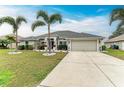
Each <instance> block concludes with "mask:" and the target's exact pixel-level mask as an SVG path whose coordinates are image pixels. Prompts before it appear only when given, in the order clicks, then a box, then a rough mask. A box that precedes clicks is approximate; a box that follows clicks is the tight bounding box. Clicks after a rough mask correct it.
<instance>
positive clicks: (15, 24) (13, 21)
mask: <svg viewBox="0 0 124 93" xmlns="http://www.w3.org/2000/svg"><path fill="white" fill-rule="evenodd" d="M22 22H25V23H27V21H26V19H25V18H24V17H22V16H18V17H17V18H16V19H14V18H13V17H10V16H7V17H2V18H0V25H1V24H3V23H8V24H10V25H12V27H13V33H14V34H15V37H16V51H17V50H18V29H19V26H20V25H21V23H22Z"/></svg>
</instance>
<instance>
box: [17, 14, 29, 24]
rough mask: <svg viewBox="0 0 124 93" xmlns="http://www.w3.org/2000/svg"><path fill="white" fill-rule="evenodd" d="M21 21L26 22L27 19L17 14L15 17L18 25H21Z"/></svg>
mask: <svg viewBox="0 0 124 93" xmlns="http://www.w3.org/2000/svg"><path fill="white" fill-rule="evenodd" d="M22 22H25V23H27V20H26V19H25V18H24V17H22V16H18V17H17V18H16V24H17V25H18V26H19V25H21V23H22Z"/></svg>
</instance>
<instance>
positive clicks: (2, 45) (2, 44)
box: [0, 39, 9, 49]
mask: <svg viewBox="0 0 124 93" xmlns="http://www.w3.org/2000/svg"><path fill="white" fill-rule="evenodd" d="M8 44H9V42H8V41H7V40H6V39H0V48H2V49H6V48H7V46H8Z"/></svg>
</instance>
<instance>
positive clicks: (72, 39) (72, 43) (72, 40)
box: [19, 30, 103, 51]
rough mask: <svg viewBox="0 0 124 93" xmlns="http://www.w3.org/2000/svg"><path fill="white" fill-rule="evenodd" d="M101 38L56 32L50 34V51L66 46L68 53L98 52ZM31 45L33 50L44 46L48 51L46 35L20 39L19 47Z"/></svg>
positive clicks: (66, 31)
mask: <svg viewBox="0 0 124 93" xmlns="http://www.w3.org/2000/svg"><path fill="white" fill-rule="evenodd" d="M102 39H103V37H101V36H97V35H92V34H88V33H78V32H73V31H68V30H64V31H56V32H52V33H51V45H52V46H51V47H52V50H58V46H59V45H67V49H68V50H69V51H99V48H100V43H101V40H102ZM25 44H28V45H32V46H33V47H34V48H35V49H38V46H42V45H44V47H45V48H44V49H45V50H48V34H43V35H40V36H31V37H27V38H22V39H21V40H20V43H19V45H25Z"/></svg>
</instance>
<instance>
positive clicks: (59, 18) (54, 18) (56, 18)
mask: <svg viewBox="0 0 124 93" xmlns="http://www.w3.org/2000/svg"><path fill="white" fill-rule="evenodd" d="M57 21H58V22H59V23H61V22H62V16H61V15H60V14H53V15H51V16H50V23H55V22H57Z"/></svg>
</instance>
